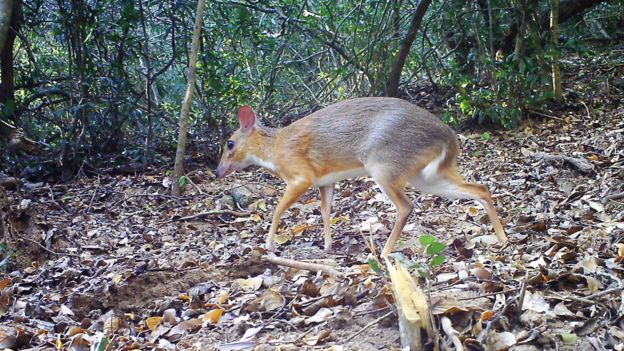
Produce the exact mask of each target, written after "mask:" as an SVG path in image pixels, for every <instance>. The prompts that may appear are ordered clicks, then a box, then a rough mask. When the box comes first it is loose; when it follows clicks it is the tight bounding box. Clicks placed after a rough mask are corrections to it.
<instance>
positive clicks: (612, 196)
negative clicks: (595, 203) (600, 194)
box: [602, 193, 624, 204]
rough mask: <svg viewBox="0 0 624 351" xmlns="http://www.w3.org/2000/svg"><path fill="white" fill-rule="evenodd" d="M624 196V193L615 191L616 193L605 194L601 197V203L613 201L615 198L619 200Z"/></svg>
mask: <svg viewBox="0 0 624 351" xmlns="http://www.w3.org/2000/svg"><path fill="white" fill-rule="evenodd" d="M622 198H624V193H616V194H611V195H608V196H605V197H604V199H602V203H603V204H604V203H607V202H608V201H615V200H619V199H622Z"/></svg>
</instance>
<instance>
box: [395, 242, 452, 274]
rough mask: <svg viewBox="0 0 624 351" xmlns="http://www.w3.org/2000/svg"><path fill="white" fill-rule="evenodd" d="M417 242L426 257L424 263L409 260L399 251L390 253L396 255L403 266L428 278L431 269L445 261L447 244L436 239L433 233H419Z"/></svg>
mask: <svg viewBox="0 0 624 351" xmlns="http://www.w3.org/2000/svg"><path fill="white" fill-rule="evenodd" d="M418 242H419V243H420V245H421V246H422V247H423V249H424V253H425V255H426V259H427V262H426V263H420V262H413V261H410V260H408V259H407V258H405V256H403V255H402V254H400V253H394V254H392V255H393V256H394V257H396V258H397V259H398V260H399V261H400V262H401V263H402V264H403V265H404V266H406V267H408V268H410V269H415V270H416V271H417V272H418V274H419V275H420V276H421V277H424V278H430V277H431V272H432V271H433V269H434V268H435V267H439V266H441V265H443V264H444V262H446V259H447V257H446V255H445V254H444V250H446V247H447V245H446V244H445V243H443V242H440V241H438V239H437V238H436V237H435V236H433V235H421V236H420V237H419V238H418Z"/></svg>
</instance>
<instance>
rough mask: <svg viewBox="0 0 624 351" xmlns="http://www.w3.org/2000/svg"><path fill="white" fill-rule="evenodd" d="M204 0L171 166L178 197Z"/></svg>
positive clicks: (197, 22)
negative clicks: (172, 164) (173, 160)
mask: <svg viewBox="0 0 624 351" xmlns="http://www.w3.org/2000/svg"><path fill="white" fill-rule="evenodd" d="M204 4H205V0H199V1H198V2H197V15H196V16H195V30H194V31H193V42H192V44H191V54H190V56H189V68H188V77H187V79H188V85H187V87H186V94H185V95H184V101H183V102H182V108H181V110H180V130H179V132H178V149H177V150H176V158H175V164H174V166H173V184H172V188H171V192H172V193H173V195H175V196H179V195H180V178H181V177H182V175H183V174H184V154H185V153H186V137H187V132H188V116H189V112H190V110H191V105H192V103H193V91H194V89H195V79H196V76H197V52H198V51H199V41H200V39H201V38H200V35H201V28H202V22H203V18H204V8H205V5H204Z"/></svg>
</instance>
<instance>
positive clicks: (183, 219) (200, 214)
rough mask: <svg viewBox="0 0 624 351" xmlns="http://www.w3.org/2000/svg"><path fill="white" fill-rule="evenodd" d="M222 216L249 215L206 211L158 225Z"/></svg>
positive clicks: (247, 214)
mask: <svg viewBox="0 0 624 351" xmlns="http://www.w3.org/2000/svg"><path fill="white" fill-rule="evenodd" d="M224 214H228V215H232V216H236V217H245V216H249V215H250V214H249V213H246V212H238V211H233V210H214V211H207V212H202V213H198V214H194V215H191V216H186V217H180V218H175V219H170V220H168V221H164V222H160V223H158V224H168V223H173V222H181V221H188V220H191V219H195V218H198V217H204V216H220V215H224Z"/></svg>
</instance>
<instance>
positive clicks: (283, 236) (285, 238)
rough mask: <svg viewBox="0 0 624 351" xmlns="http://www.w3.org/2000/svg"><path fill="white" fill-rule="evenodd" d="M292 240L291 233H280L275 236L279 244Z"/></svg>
mask: <svg viewBox="0 0 624 351" xmlns="http://www.w3.org/2000/svg"><path fill="white" fill-rule="evenodd" d="M289 240H290V235H288V234H279V235H276V236H275V243H276V244H278V245H284V244H286V243H287V242H288V241H289Z"/></svg>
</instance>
